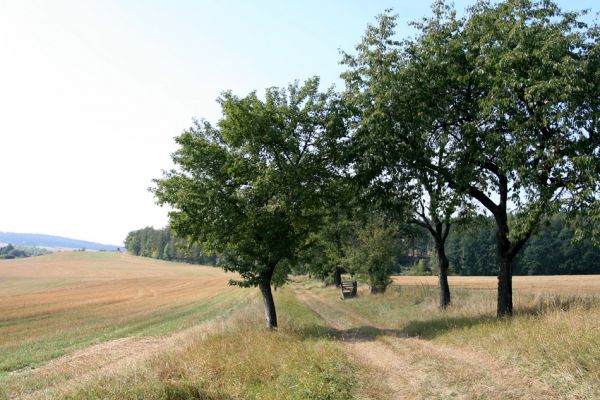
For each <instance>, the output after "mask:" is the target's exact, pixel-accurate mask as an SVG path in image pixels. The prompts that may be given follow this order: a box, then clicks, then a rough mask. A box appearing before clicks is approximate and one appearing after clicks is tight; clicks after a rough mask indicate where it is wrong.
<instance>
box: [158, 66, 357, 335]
mask: <svg viewBox="0 0 600 400" xmlns="http://www.w3.org/2000/svg"><path fill="white" fill-rule="evenodd" d="M318 85H319V80H318V78H313V79H310V80H308V81H306V82H305V83H304V84H302V85H299V84H298V83H295V84H292V85H290V86H289V87H288V88H287V90H285V89H278V88H271V89H268V90H267V91H266V93H265V100H261V99H259V98H258V96H257V95H256V93H251V94H249V95H248V96H246V97H243V98H239V97H237V96H234V95H233V94H232V93H230V92H226V93H224V94H223V95H222V96H221V97H220V98H219V100H218V101H219V103H220V105H221V108H222V113H223V116H222V119H221V120H220V121H219V122H218V124H217V125H216V126H212V125H211V124H210V123H208V122H206V121H202V122H197V123H195V125H194V126H193V127H192V128H190V129H189V130H188V131H185V132H184V133H183V134H181V135H180V136H179V137H177V138H176V141H177V143H178V144H179V149H178V150H177V151H176V152H175V153H174V154H173V161H174V163H175V165H176V166H177V169H173V170H171V171H168V172H165V173H164V176H163V178H162V179H157V180H155V181H154V182H155V184H156V186H155V187H154V189H152V190H153V191H154V193H155V195H156V197H157V199H158V203H159V204H169V205H170V206H171V207H172V208H173V211H171V212H170V213H169V217H170V225H171V227H172V229H173V230H174V231H175V232H177V234H178V235H181V236H184V237H187V238H189V239H190V240H192V241H195V242H200V243H202V245H203V248H206V249H208V250H210V251H213V252H214V253H216V254H218V256H219V261H218V262H219V264H220V265H221V266H223V267H224V268H225V270H227V271H235V272H237V273H239V274H240V277H241V279H240V280H235V281H231V282H230V283H231V284H235V285H239V286H244V287H248V286H258V287H259V289H260V292H261V294H262V296H263V300H264V307H265V319H266V323H267V326H268V327H269V328H275V327H277V315H276V311H275V304H274V301H273V296H272V292H271V284H272V283H273V280H274V279H276V280H277V282H275V283H277V284H281V283H282V281H283V280H285V278H286V276H287V271H288V269H289V267H290V264H292V263H293V262H294V261H295V260H296V257H297V254H298V252H299V251H300V250H301V249H302V248H303V247H304V246H305V245H306V241H307V237H308V235H309V233H310V232H311V231H313V230H314V229H315V228H316V227H317V226H318V223H319V220H320V218H321V214H320V211H319V210H320V208H321V204H322V202H323V199H324V198H325V197H326V195H327V187H328V185H329V184H330V176H331V175H332V173H333V172H332V167H331V156H332V150H331V149H333V148H334V147H335V143H336V141H337V140H338V139H339V137H341V136H343V134H344V129H345V124H344V121H343V118H342V116H343V112H342V111H343V107H342V106H341V104H340V102H339V101H338V100H337V98H336V96H335V94H334V93H333V91H332V90H329V91H327V92H325V93H321V92H319V91H318Z"/></svg>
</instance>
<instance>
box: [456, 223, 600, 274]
mask: <svg viewBox="0 0 600 400" xmlns="http://www.w3.org/2000/svg"><path fill="white" fill-rule="evenodd" d="M575 237H576V227H575V226H574V225H573V224H572V223H571V222H570V221H569V219H568V215H567V214H558V215H555V216H554V217H552V218H551V219H549V220H548V221H547V223H544V224H542V225H541V226H540V228H539V231H538V232H537V233H536V234H534V235H533V236H532V237H531V238H530V239H529V241H528V243H527V244H526V245H525V247H524V248H523V250H522V251H521V253H520V255H519V256H517V258H516V259H515V261H514V266H513V269H514V273H515V274H516V275H563V274H566V275H569V274H598V273H600V249H599V248H598V247H596V246H594V244H593V242H592V240H591V237H586V238H583V239H581V240H579V241H574V239H575ZM448 257H449V259H450V261H451V263H452V266H453V269H454V272H455V273H456V274H458V275H495V274H497V272H498V271H497V266H496V264H495V262H494V260H495V258H496V235H495V232H494V226H493V221H492V220H491V219H488V218H479V219H476V220H475V221H474V222H473V223H471V224H469V225H467V226H464V227H462V228H461V229H457V230H456V231H454V232H451V233H450V236H449V237H448Z"/></svg>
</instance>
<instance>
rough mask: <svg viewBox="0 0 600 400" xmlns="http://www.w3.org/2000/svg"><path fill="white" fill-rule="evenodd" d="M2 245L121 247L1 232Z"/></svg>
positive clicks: (109, 249) (109, 248)
mask: <svg viewBox="0 0 600 400" xmlns="http://www.w3.org/2000/svg"><path fill="white" fill-rule="evenodd" d="M0 243H10V244H13V245H15V246H35V247H51V248H63V249H81V248H85V249H86V250H107V251H114V250H117V249H118V248H119V246H114V245H109V244H101V243H95V242H88V241H85V240H77V239H70V238H65V237H61V236H52V235H42V234H39V233H14V232H0Z"/></svg>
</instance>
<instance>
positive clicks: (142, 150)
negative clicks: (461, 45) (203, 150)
mask: <svg viewBox="0 0 600 400" xmlns="http://www.w3.org/2000/svg"><path fill="white" fill-rule="evenodd" d="M455 3H456V5H457V9H459V10H462V9H464V7H465V6H466V5H468V4H472V2H471V1H456V2H455ZM429 4H430V2H428V1H422V2H419V1H382V0H377V1H358V0H348V1H342V0H335V1H325V0H322V1H312V0H311V1H241V0H239V1H226V0H223V1H200V0H198V1H141V0H140V1H124V0H123V1H65V0H62V1H61V0H54V1H49V0H48V1H33V0H0V145H1V146H2V147H1V149H2V150H1V153H0V171H1V172H2V187H1V189H0V231H13V232H34V233H47V234H54V235H62V236H69V237H74V238H77V239H84V240H92V241H99V242H104V243H111V244H120V243H121V242H122V240H123V239H124V237H125V235H126V234H127V232H128V231H130V230H133V229H137V228H141V227H144V226H146V225H154V226H155V227H161V226H164V225H166V223H167V218H166V210H164V209H161V208H159V207H158V206H156V205H155V204H154V199H153V197H152V195H151V194H150V193H148V192H147V191H146V188H147V187H148V186H150V184H151V179H152V178H157V177H160V176H161V169H164V168H168V167H169V166H170V165H171V164H170V157H169V155H170V153H171V152H172V151H173V150H174V149H175V147H174V144H173V137H174V136H176V135H178V134H179V133H180V132H181V131H182V130H183V129H185V128H186V127H188V126H189V125H190V124H191V120H192V118H207V119H209V120H211V121H215V120H216V119H217V118H218V117H219V109H218V107H217V105H216V103H215V99H216V97H217V96H218V95H219V93H220V92H222V91H224V90H232V91H234V92H235V93H237V94H240V95H244V94H246V93H248V92H249V91H251V90H254V89H256V90H258V91H259V92H262V91H263V90H264V89H265V88H266V87H269V86H284V85H286V84H287V83H289V82H291V81H293V80H295V79H306V78H308V77H310V76H313V75H319V76H321V77H322V83H323V86H329V85H331V84H334V83H335V84H337V85H338V87H340V85H341V82H340V81H339V79H338V75H339V73H340V72H341V71H342V69H343V68H342V67H341V66H339V65H338V62H339V60H340V56H339V52H338V50H339V49H343V50H346V51H351V50H352V49H353V47H354V46H355V45H356V44H357V43H358V41H359V40H360V37H361V35H362V34H363V32H364V30H365V27H366V25H367V23H369V22H372V21H373V20H374V17H375V15H377V14H379V13H381V12H382V11H383V10H384V9H386V8H393V9H394V11H395V12H396V13H398V14H399V15H400V19H401V24H400V27H399V31H400V34H401V35H408V34H409V33H410V32H411V31H410V28H408V27H407V26H406V23H407V22H408V21H411V20H415V19H418V18H420V17H422V16H425V15H428V13H429ZM559 4H561V5H562V6H563V8H565V9H580V8H592V9H593V10H594V12H596V11H598V10H599V8H600V7H599V6H597V5H596V1H592V0H582V1H559Z"/></svg>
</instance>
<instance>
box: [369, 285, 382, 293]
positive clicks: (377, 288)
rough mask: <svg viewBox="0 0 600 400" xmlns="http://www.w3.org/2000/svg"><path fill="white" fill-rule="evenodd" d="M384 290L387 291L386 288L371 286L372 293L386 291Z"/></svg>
mask: <svg viewBox="0 0 600 400" xmlns="http://www.w3.org/2000/svg"><path fill="white" fill-rule="evenodd" d="M384 292H385V288H380V287H377V286H371V294H377V293H384Z"/></svg>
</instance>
